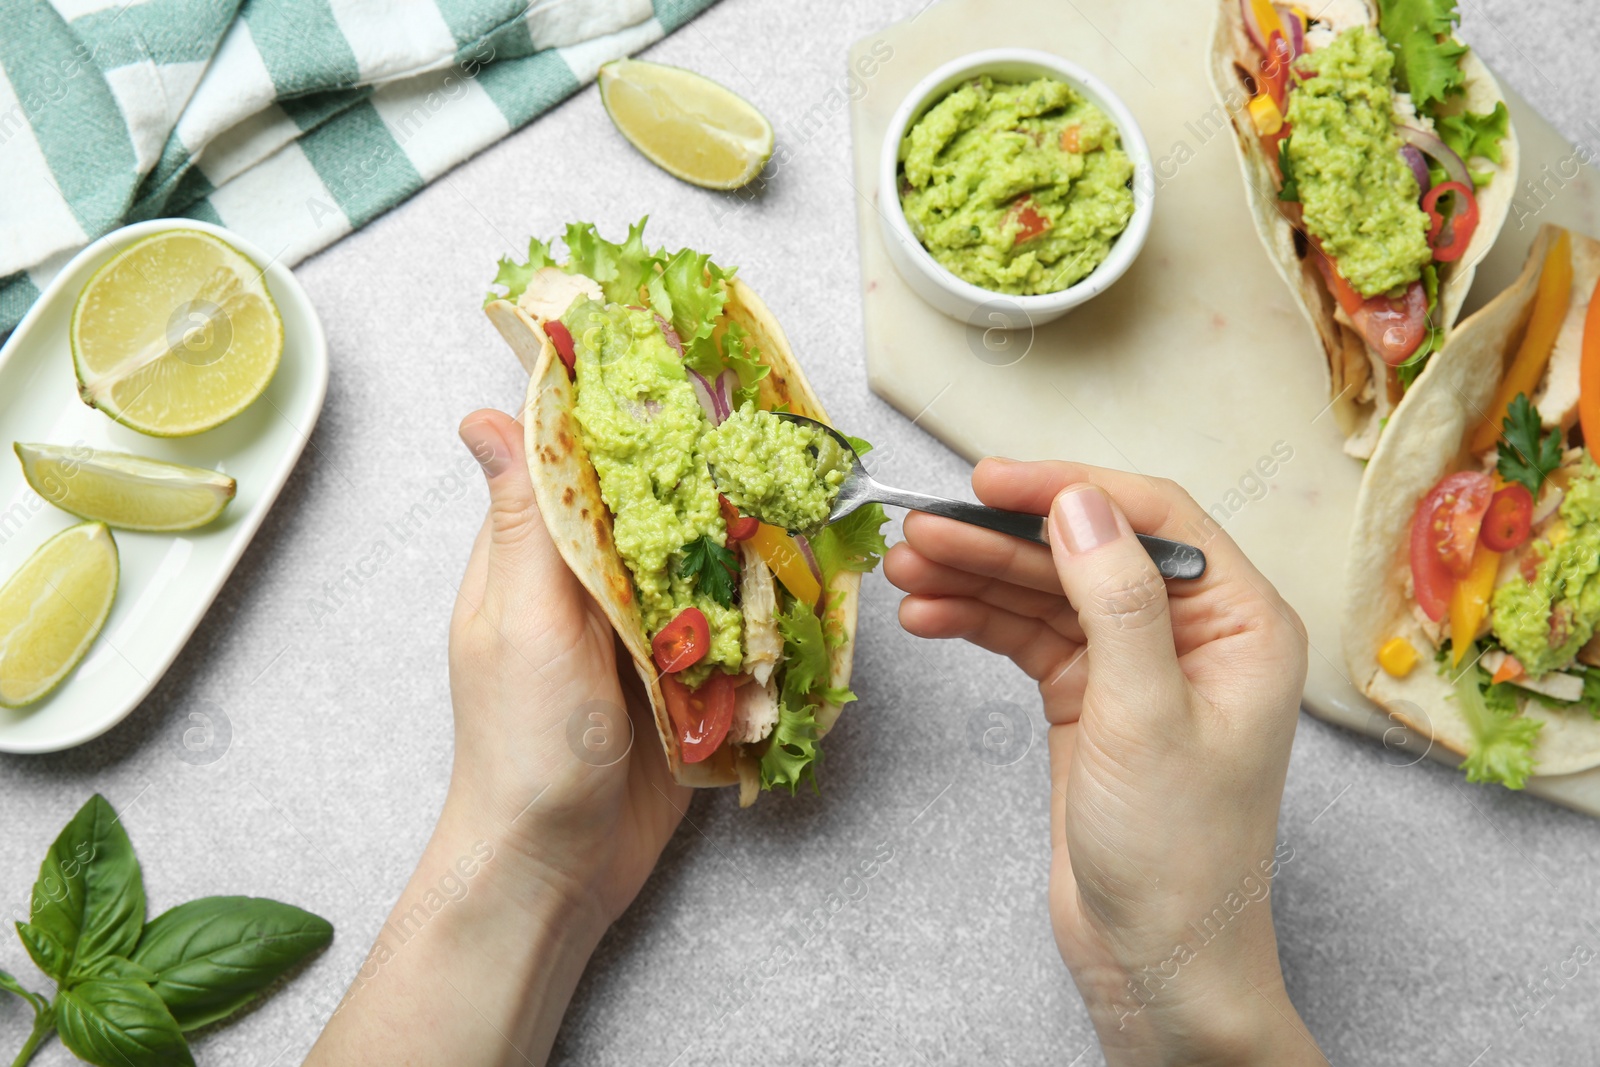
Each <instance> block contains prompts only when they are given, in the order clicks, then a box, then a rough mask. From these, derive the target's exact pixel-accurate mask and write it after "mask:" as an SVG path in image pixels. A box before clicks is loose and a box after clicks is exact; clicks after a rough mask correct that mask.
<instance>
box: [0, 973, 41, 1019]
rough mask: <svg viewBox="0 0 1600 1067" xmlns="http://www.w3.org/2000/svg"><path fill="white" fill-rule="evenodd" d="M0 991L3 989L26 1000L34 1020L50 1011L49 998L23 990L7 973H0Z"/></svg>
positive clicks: (20, 984)
mask: <svg viewBox="0 0 1600 1067" xmlns="http://www.w3.org/2000/svg"><path fill="white" fill-rule="evenodd" d="M0 989H4V990H6V991H7V992H9V993H15V994H16V995H17V996H19V997H21V998H22V999H23V1000H26V1001H27V1002H28V1005H29V1007H31V1008H33V1014H34V1017H35V1018H37V1017H38V1016H39V1015H40V1014H41V1013H43V1012H47V1011H49V1010H50V998H49V997H47V996H45V995H44V994H43V993H34V992H31V991H29V990H28V989H25V988H23V985H22V983H21V982H19V981H17V980H16V978H15V977H14V976H12V975H11V974H10V973H9V972H6V971H0Z"/></svg>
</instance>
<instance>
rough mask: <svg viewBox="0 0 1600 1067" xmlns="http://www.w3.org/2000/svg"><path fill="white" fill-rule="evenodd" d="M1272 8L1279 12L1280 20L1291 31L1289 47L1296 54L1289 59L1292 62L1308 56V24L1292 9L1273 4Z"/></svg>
mask: <svg viewBox="0 0 1600 1067" xmlns="http://www.w3.org/2000/svg"><path fill="white" fill-rule="evenodd" d="M1272 6H1273V8H1274V9H1276V10H1277V12H1278V20H1279V21H1280V22H1282V23H1283V25H1284V28H1285V29H1287V30H1288V31H1289V47H1290V48H1291V49H1293V52H1294V54H1293V55H1291V56H1290V57H1289V58H1290V59H1291V60H1294V59H1299V58H1300V57H1301V56H1303V55H1305V54H1306V24H1305V23H1303V22H1301V21H1300V16H1298V15H1296V14H1295V13H1294V11H1293V10H1292V9H1290V8H1288V7H1285V6H1284V5H1283V4H1273V5H1272Z"/></svg>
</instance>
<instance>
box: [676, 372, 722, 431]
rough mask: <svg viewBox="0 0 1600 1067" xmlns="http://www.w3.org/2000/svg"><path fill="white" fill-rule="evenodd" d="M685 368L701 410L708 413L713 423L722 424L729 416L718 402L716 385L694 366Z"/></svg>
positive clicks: (707, 415) (707, 416)
mask: <svg viewBox="0 0 1600 1067" xmlns="http://www.w3.org/2000/svg"><path fill="white" fill-rule="evenodd" d="M684 370H686V371H688V372H689V385H690V386H691V387H692V388H693V389H694V398H695V399H696V400H698V401H700V410H702V411H704V412H705V413H706V418H708V419H710V420H711V425H713V426H721V425H722V420H723V419H725V418H727V417H728V416H727V413H726V412H725V411H724V410H723V406H722V405H721V404H719V403H717V389H716V386H714V385H712V384H711V383H710V382H708V381H706V376H705V375H704V374H701V373H700V372H699V371H697V370H695V369H694V368H693V367H685V368H684Z"/></svg>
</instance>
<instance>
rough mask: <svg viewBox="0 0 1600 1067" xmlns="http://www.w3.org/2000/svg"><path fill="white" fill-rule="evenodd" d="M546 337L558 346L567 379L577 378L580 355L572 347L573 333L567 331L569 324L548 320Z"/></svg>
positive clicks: (546, 322) (557, 353)
mask: <svg viewBox="0 0 1600 1067" xmlns="http://www.w3.org/2000/svg"><path fill="white" fill-rule="evenodd" d="M544 335H545V336H546V337H548V338H550V343H551V344H553V345H555V346H556V355H558V356H560V357H561V362H562V364H563V365H565V366H566V368H567V377H568V378H576V377H577V376H578V353H577V350H576V349H574V348H573V347H572V331H571V330H569V329H567V324H566V323H564V322H562V321H561V320H560V319H547V320H546V321H545V324H544Z"/></svg>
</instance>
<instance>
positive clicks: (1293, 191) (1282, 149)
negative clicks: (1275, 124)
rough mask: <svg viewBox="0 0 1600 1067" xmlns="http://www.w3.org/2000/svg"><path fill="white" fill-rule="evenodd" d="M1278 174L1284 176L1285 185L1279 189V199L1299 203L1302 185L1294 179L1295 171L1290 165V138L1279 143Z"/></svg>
mask: <svg viewBox="0 0 1600 1067" xmlns="http://www.w3.org/2000/svg"><path fill="white" fill-rule="evenodd" d="M1278 173H1279V174H1281V175H1283V185H1281V186H1280V187H1279V188H1278V199H1279V200H1286V201H1291V202H1298V201H1299V199H1300V183H1299V182H1297V181H1295V179H1294V169H1293V168H1292V167H1291V166H1290V165H1289V138H1287V137H1285V138H1284V139H1283V140H1281V141H1279V142H1278Z"/></svg>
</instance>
